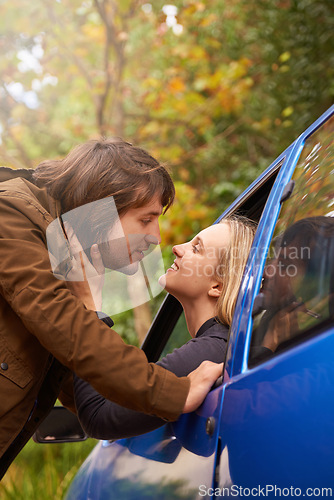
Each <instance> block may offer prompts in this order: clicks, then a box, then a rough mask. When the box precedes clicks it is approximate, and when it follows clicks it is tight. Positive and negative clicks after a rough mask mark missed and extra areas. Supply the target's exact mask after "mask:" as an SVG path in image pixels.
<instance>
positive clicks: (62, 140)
mask: <svg viewBox="0 0 334 500" xmlns="http://www.w3.org/2000/svg"><path fill="white" fill-rule="evenodd" d="M0 8H1V11H0V12H1V16H0V51H1V58H0V163H1V164H2V165H6V166H10V167H13V168H34V167H35V166H36V165H37V164H38V163H39V162H40V161H42V160H45V159H47V158H56V157H62V156H64V155H66V154H67V153H68V152H69V150H70V149H72V148H73V147H74V146H75V145H76V144H78V143H81V142H84V141H86V140H88V139H91V138H96V137H100V136H120V137H122V138H124V139H126V140H128V141H130V142H132V143H134V144H135V145H138V146H141V147H143V148H145V149H147V150H148V151H149V152H150V153H151V154H152V155H153V156H155V157H156V158H157V159H158V160H159V161H160V162H162V163H164V164H165V165H167V166H168V168H169V169H170V171H171V174H172V177H173V179H174V181H175V183H176V192H177V198H176V202H175V204H174V206H173V207H172V209H171V210H170V211H169V212H168V215H167V216H166V217H165V218H164V220H163V221H162V224H161V228H162V236H163V243H162V247H163V252H164V256H165V257H166V259H168V260H167V262H171V260H172V259H171V246H172V244H175V243H179V242H183V241H185V240H187V239H189V238H191V237H192V236H193V234H194V233H196V232H197V231H199V230H200V229H202V228H204V227H205V226H207V225H209V224H211V223H212V222H213V221H214V220H215V218H216V217H217V216H218V215H219V214H220V213H221V212H222V210H223V209H224V208H226V207H227V206H228V205H229V204H230V203H231V201H233V200H234V199H235V197H236V196H237V195H238V194H239V193H241V192H242V191H243V189H244V188H246V187H247V185H248V184H249V183H250V182H251V181H253V180H254V179H255V178H256V177H257V175H258V174H260V173H261V172H262V171H263V170H264V169H265V168H266V167H267V166H268V165H269V164H270V163H271V162H272V161H273V160H274V159H275V158H276V156H277V155H278V154H279V153H281V152H282V151H283V150H284V149H285V148H286V147H287V146H288V145H289V144H290V143H291V142H292V141H293V140H294V139H295V138H296V137H297V136H298V135H299V134H300V133H301V132H302V131H303V130H304V129H305V128H306V127H307V126H308V125H310V124H311V123H312V122H313V121H314V120H315V119H316V118H318V117H319V116H320V115H321V113H322V112H323V111H325V110H326V109H327V108H328V107H329V106H330V105H331V104H332V103H333V96H334V78H333V76H334V40H333V33H334V5H333V1H332V0H226V1H225V0H206V1H205V0H203V1H197V0H184V1H174V2H173V3H171V4H167V3H166V2H163V1H160V0H155V1H154V2H152V3H148V2H145V1H139V0H34V1H33V2H32V1H31V0H11V1H7V0H5V1H3V0H2V1H1V0H0ZM156 307H157V306H156ZM156 307H155V309H156ZM154 312H155V310H154V306H153V309H152V308H151V309H147V308H145V307H144V308H142V309H141V310H137V311H135V313H134V315H131V316H129V315H127V314H125V315H123V317H122V318H118V319H117V323H116V324H117V326H118V328H117V331H119V333H121V334H122V335H123V337H124V339H125V340H126V341H127V342H131V343H134V344H137V345H140V344H141V341H142V339H143V337H144V335H145V333H146V330H147V325H149V323H150V321H151V318H152V315H153V314H154ZM131 332H132V333H131ZM94 444H95V441H94V440H88V441H86V442H84V443H77V444H71V445H50V446H43V445H37V444H35V443H33V442H30V443H29V444H28V446H27V447H26V448H25V449H24V451H23V452H22V453H21V454H20V456H19V457H18V458H17V460H16V461H15V463H14V464H13V465H12V467H11V469H10V472H9V473H8V474H7V475H6V476H5V478H4V479H3V481H2V483H1V484H0V497H1V499H2V498H3V499H15V500H19V499H21V498H22V499H23V498H24V499H25V500H29V499H34V500H35V499H36V498H41V499H43V500H44V499H49V498H50V499H60V498H63V495H64V492H65V491H66V488H67V487H68V484H69V483H70V481H71V479H72V477H73V475H74V474H75V472H76V470H77V468H78V466H79V465H80V464H81V462H82V460H83V458H84V457H85V456H86V455H87V453H88V452H89V450H90V449H91V448H92V447H93V446H94Z"/></svg>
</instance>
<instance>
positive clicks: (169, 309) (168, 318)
mask: <svg viewBox="0 0 334 500" xmlns="http://www.w3.org/2000/svg"><path fill="white" fill-rule="evenodd" d="M283 162H284V157H283V158H281V159H280V160H279V161H277V162H276V164H274V165H273V166H272V168H270V170H268V173H267V175H265V176H264V177H263V178H262V180H261V182H255V183H254V186H253V187H252V188H251V189H249V190H247V191H246V192H245V194H244V195H241V196H240V198H239V199H238V200H236V203H235V204H234V205H233V206H232V207H231V209H229V210H227V211H226V212H225V213H224V214H223V217H225V216H229V215H231V214H237V215H242V216H245V217H248V218H250V219H252V220H253V221H255V222H258V221H259V219H260V217H261V215H262V212H263V210H264V207H265V204H266V202H267V199H268V196H269V194H270V192H271V188H272V187H273V184H274V182H275V180H276V177H277V174H278V172H279V169H280V168H281V166H282V165H283ZM218 220H220V219H218ZM190 338H191V337H190V335H189V332H188V330H187V325H186V322H185V318H184V315H183V313H182V307H181V305H180V303H179V302H178V301H177V300H176V299H175V298H174V297H173V296H172V295H170V294H167V296H166V297H165V300H164V302H163V304H162V306H161V308H160V310H159V312H158V314H157V315H156V317H155V319H154V321H153V323H152V325H151V328H150V330H149V332H148V335H147V337H146V339H145V341H144V343H143V345H142V348H143V350H144V351H145V353H146V356H147V357H148V359H149V361H157V360H158V359H160V358H161V357H163V356H165V355H166V354H168V353H170V352H172V351H173V349H175V348H177V347H180V346H182V345H183V344H184V343H186V342H187V341H188V340H190ZM222 361H224V360H222Z"/></svg>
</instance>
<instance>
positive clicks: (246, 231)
mask: <svg viewBox="0 0 334 500" xmlns="http://www.w3.org/2000/svg"><path fill="white" fill-rule="evenodd" d="M220 224H228V226H229V228H230V244H229V246H228V248H227V249H225V250H223V251H221V253H220V257H219V262H218V266H217V269H216V279H217V280H218V281H219V282H220V283H221V286H222V290H221V294H220V296H219V298H218V301H217V317H218V319H219V320H220V322H221V323H223V324H224V325H226V326H231V323H232V318H233V314H234V310H235V305H236V302H237V297H238V293H239V288H240V285H241V280H242V277H243V274H244V270H245V266H246V262H247V259H248V255H249V252H250V249H251V246H252V243H253V239H254V235H255V231H256V224H255V222H253V221H251V220H250V219H247V218H246V217H242V216H238V215H232V216H229V217H227V218H226V219H222V220H221V221H220Z"/></svg>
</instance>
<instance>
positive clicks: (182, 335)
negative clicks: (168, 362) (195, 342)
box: [160, 313, 191, 359]
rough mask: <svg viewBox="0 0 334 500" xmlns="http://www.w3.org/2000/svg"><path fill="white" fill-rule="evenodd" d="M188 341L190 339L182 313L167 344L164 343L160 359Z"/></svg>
mask: <svg viewBox="0 0 334 500" xmlns="http://www.w3.org/2000/svg"><path fill="white" fill-rule="evenodd" d="M190 339H191V337H190V334H189V331H188V328H187V323H186V319H185V317H184V313H182V314H181V316H180V317H179V319H178V321H177V323H176V325H175V327H174V330H173V332H172V334H171V336H170V337H169V339H168V342H167V343H166V345H165V347H164V349H163V351H162V353H161V356H160V359H161V358H163V357H164V356H166V354H169V353H170V352H172V351H173V350H174V349H177V348H178V347H181V346H182V345H183V344H185V343H186V342H188V341H189V340H190Z"/></svg>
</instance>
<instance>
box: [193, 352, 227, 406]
mask: <svg viewBox="0 0 334 500" xmlns="http://www.w3.org/2000/svg"><path fill="white" fill-rule="evenodd" d="M223 367H224V363H213V362H212V361H203V363H201V364H200V365H199V367H198V368H196V370H194V371H193V372H191V373H189V375H188V378H189V379H190V389H189V393H188V397H187V399H186V404H185V405H184V408H183V413H189V412H191V411H194V410H196V408H198V407H199V405H200V404H201V403H202V402H203V400H204V398H205V396H206V395H207V393H208V392H209V390H210V389H211V387H212V386H213V384H214V383H215V382H216V380H217V379H218V378H219V377H220V376H221V374H222V372H223Z"/></svg>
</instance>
